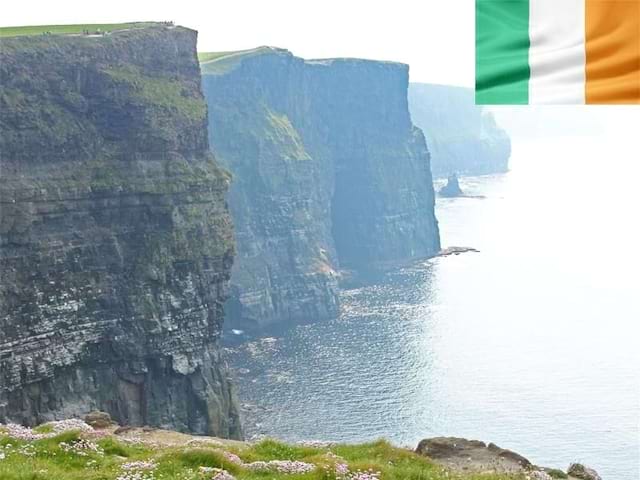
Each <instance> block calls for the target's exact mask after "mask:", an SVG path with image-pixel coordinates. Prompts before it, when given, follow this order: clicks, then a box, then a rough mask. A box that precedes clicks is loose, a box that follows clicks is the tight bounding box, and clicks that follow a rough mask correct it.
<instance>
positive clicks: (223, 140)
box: [202, 47, 439, 328]
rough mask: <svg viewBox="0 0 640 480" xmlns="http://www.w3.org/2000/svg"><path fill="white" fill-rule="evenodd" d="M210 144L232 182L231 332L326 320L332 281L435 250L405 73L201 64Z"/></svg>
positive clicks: (261, 60)
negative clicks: (235, 249)
mask: <svg viewBox="0 0 640 480" xmlns="http://www.w3.org/2000/svg"><path fill="white" fill-rule="evenodd" d="M202 71H203V86H204V93H205V97H206V99H207V103H208V105H209V112H210V116H209V118H210V125H211V129H210V139H211V146H212V149H213V151H214V153H215V155H216V157H217V158H219V160H220V161H221V162H222V163H223V164H224V165H225V166H227V167H228V168H229V170H230V171H231V172H232V174H233V176H234V180H233V184H232V187H231V191H230V194H229V204H230V209H231V212H232V215H233V219H234V223H235V225H236V229H237V241H238V258H237V261H236V264H235V265H234V271H233V277H232V295H233V298H232V300H231V302H230V306H231V308H230V309H229V314H230V315H229V320H230V322H229V323H230V325H233V326H236V327H238V328H242V327H247V326H253V327H255V326H256V325H257V326H264V325H268V324H273V323H298V322H305V321H315V320H319V319H323V318H328V317H333V316H336V315H337V313H338V310H339V305H338V295H337V292H338V279H339V272H340V271H341V269H350V270H354V271H357V272H359V271H364V270H366V269H368V268H371V267H376V266H383V265H386V264H391V263H394V262H399V261H407V260H411V259H414V258H418V257H427V256H430V255H433V254H435V253H437V252H438V250H439V236H438V227H437V222H436V219H435V216H434V211H433V203H434V198H433V197H434V194H433V188H432V184H431V173H430V169H429V153H428V151H427V147H426V144H425V140H424V137H423V135H422V132H421V131H420V130H419V129H417V128H416V127H415V126H414V125H413V124H412V123H411V119H410V116H409V112H408V107H407V85H408V67H407V66H406V65H401V64H397V63H388V62H375V61H364V60H354V59H335V60H308V61H305V60H303V59H301V58H298V57H295V56H293V55H292V54H291V53H290V52H288V51H286V50H280V49H273V48H267V47H263V48H259V49H256V50H251V51H246V52H238V53H233V54H226V55H222V56H220V57H218V58H216V59H215V60H213V61H209V62H205V63H203V64H202Z"/></svg>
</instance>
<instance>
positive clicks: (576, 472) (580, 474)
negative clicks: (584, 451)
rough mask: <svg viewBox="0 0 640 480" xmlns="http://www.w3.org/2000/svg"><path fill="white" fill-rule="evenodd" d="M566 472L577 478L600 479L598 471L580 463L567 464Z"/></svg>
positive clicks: (585, 479)
mask: <svg viewBox="0 0 640 480" xmlns="http://www.w3.org/2000/svg"><path fill="white" fill-rule="evenodd" d="M567 473H568V474H569V475H571V476H572V477H575V478H579V479H580V480H602V478H601V477H600V475H598V472H596V471H595V470H594V469H592V468H589V467H585V466H584V465H582V464H581V463H572V464H571V465H569V470H567Z"/></svg>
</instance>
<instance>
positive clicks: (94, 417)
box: [84, 411, 114, 428]
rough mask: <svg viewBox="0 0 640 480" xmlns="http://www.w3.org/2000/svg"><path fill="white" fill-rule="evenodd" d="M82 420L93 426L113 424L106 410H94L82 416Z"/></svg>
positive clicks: (102, 426) (104, 426)
mask: <svg viewBox="0 0 640 480" xmlns="http://www.w3.org/2000/svg"><path fill="white" fill-rule="evenodd" d="M84 421H85V422H86V423H88V424H89V425H91V426H92V427H93V428H107V427H110V426H111V425H113V423H114V422H113V420H111V415H109V414H108V413H107V412H100V411H94V412H90V413H88V414H86V415H85V416H84Z"/></svg>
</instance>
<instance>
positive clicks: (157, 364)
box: [0, 24, 242, 438]
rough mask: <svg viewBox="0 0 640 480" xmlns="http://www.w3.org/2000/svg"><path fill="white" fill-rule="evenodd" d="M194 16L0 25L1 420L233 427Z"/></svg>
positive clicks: (213, 183)
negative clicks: (95, 30)
mask: <svg viewBox="0 0 640 480" xmlns="http://www.w3.org/2000/svg"><path fill="white" fill-rule="evenodd" d="M196 35H197V34H196V32H195V31H192V30H188V29H185V28H181V27H173V26H170V25H167V24H145V26H144V28H127V29H123V30H120V31H114V32H113V33H111V34H98V35H88V34H87V35H36V36H20V37H9V38H2V39H0V84H2V90H1V93H0V130H1V131H2V134H1V136H0V169H1V170H0V175H1V177H2V182H1V183H0V208H1V210H0V245H1V249H0V277H1V278H2V281H1V282H0V422H8V421H13V422H19V423H23V424H29V425H33V424H36V423H39V422H43V421H48V420H53V419H60V418H66V417H69V416H81V415H83V414H84V413H86V412H88V411H90V410H94V409H100V410H104V411H107V412H109V413H110V414H111V415H112V416H113V417H114V418H115V419H116V420H117V421H119V422H121V423H124V424H131V425H144V424H147V425H153V426H159V427H165V428H171V429H175V430H180V431H190V432H195V433H202V434H211V435H219V436H225V437H236V438H237V437H240V436H241V434H242V432H241V429H240V425H239V420H238V412H237V408H236V404H235V400H234V395H233V391H232V388H231V386H230V383H229V380H228V373H227V369H226V366H225V364H224V361H223V360H222V358H221V352H220V347H219V345H218V338H219V336H220V332H221V329H222V321H223V302H224V301H225V300H226V298H227V291H228V280H229V277H230V271H231V265H232V262H233V256H234V241H233V232H232V224H231V220H230V217H229V213H228V211H227V207H226V205H225V200H224V196H225V193H226V191H227V189H228V185H229V176H228V174H227V173H225V172H224V171H223V170H222V169H220V168H219V167H218V165H217V164H216V162H215V161H214V159H213V157H212V155H211V153H210V152H209V143H208V138H207V108H206V104H205V102H204V99H203V97H202V93H201V85H200V69H199V65H198V62H197V58H196Z"/></svg>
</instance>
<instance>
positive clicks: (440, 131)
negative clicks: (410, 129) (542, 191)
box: [409, 83, 511, 177]
mask: <svg viewBox="0 0 640 480" xmlns="http://www.w3.org/2000/svg"><path fill="white" fill-rule="evenodd" d="M409 109H410V110H411V118H412V119H413V121H414V122H415V124H416V125H417V126H418V127H420V128H421V129H422V130H423V131H424V133H425V135H426V137H427V143H428V144H429V150H430V151H431V169H432V171H433V174H434V175H435V176H439V177H445V176H447V175H449V174H450V173H463V174H469V175H482V174H486V173H496V172H506V171H507V169H508V163H509V157H510V156H511V140H510V139H509V136H508V135H507V133H506V132H505V131H504V130H503V129H501V128H500V127H498V126H497V125H496V122H495V120H494V117H493V115H492V114H491V112H489V111H487V110H486V109H485V108H483V107H481V106H476V105H475V100H474V96H473V90H471V89H468V88H461V87H452V86H446V85H429V84H422V83H412V84H410V85H409Z"/></svg>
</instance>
